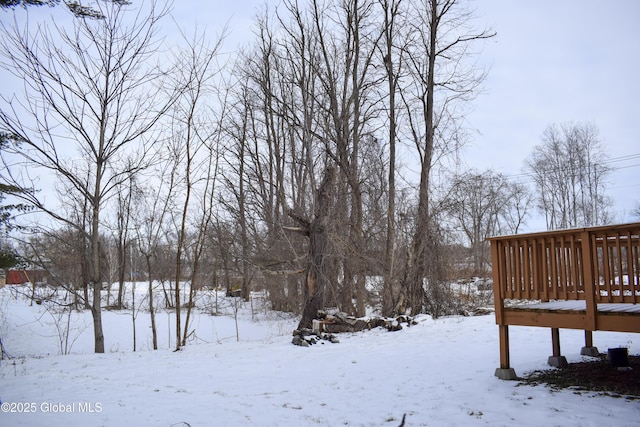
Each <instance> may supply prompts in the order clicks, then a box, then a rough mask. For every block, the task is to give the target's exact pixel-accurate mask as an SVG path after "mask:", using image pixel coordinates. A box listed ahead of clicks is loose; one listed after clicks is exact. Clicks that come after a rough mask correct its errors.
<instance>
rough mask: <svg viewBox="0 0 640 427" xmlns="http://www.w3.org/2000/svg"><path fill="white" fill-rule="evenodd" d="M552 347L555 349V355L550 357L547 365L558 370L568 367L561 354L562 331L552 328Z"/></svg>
mask: <svg viewBox="0 0 640 427" xmlns="http://www.w3.org/2000/svg"><path fill="white" fill-rule="evenodd" d="M551 346H552V348H553V355H551V356H549V359H548V360H547V364H549V365H551V366H555V367H556V368H564V367H566V366H567V365H568V363H567V359H566V358H565V357H564V356H562V353H561V352H560V329H558V328H551Z"/></svg>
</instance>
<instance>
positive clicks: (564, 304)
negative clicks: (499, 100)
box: [506, 300, 640, 314]
mask: <svg viewBox="0 0 640 427" xmlns="http://www.w3.org/2000/svg"><path fill="white" fill-rule="evenodd" d="M506 308H509V309H512V308H517V309H524V310H549V311H585V310H586V309H587V303H586V301H584V300H572V301H549V302H541V303H536V304H526V305H515V306H508V307H506ZM598 311H599V312H603V313H638V314H640V304H618V303H615V304H613V303H611V304H610V303H599V304H598Z"/></svg>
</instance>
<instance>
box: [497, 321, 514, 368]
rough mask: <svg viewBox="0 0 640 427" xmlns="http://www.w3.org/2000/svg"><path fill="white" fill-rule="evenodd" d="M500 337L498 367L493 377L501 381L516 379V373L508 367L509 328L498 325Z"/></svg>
mask: <svg viewBox="0 0 640 427" xmlns="http://www.w3.org/2000/svg"><path fill="white" fill-rule="evenodd" d="M498 333H499V335H500V367H499V368H498V369H496V372H495V376H496V377H498V378H500V379H501V380H515V379H518V376H517V375H516V371H515V370H514V369H513V368H511V367H509V363H510V362H509V326H508V325H498Z"/></svg>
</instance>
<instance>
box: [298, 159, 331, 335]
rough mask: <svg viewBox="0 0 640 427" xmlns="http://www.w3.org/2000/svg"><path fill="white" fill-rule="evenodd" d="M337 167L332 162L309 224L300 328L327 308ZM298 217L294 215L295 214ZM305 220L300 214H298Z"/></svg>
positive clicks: (304, 326) (308, 325) (310, 323)
mask: <svg viewBox="0 0 640 427" xmlns="http://www.w3.org/2000/svg"><path fill="white" fill-rule="evenodd" d="M335 175H336V171H335V168H334V167H332V166H330V167H327V169H326V170H325V175H324V178H323V180H322V183H321V184H320V189H319V190H318V196H317V201H316V213H315V217H314V218H313V220H312V221H311V222H309V223H307V224H306V226H307V231H308V236H309V260H308V265H307V269H306V273H305V281H304V309H303V310H302V318H301V319H300V323H299V324H298V329H301V328H311V326H312V321H313V319H315V318H316V317H317V315H318V310H321V309H323V308H324V296H325V295H324V293H325V289H326V285H327V276H326V274H325V271H326V269H327V266H326V265H325V259H326V256H327V241H328V237H327V218H328V216H329V212H330V211H331V205H332V200H333V193H334V185H335ZM294 217H295V215H294ZM296 219H297V220H298V221H299V222H303V221H301V220H300V218H296Z"/></svg>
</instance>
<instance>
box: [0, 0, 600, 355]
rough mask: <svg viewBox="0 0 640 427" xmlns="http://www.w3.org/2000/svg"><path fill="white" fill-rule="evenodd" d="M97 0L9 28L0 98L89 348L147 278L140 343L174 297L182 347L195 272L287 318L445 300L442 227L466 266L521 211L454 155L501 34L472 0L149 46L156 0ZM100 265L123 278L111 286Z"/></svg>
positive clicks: (296, 9) (338, 10) (20, 172)
mask: <svg viewBox="0 0 640 427" xmlns="http://www.w3.org/2000/svg"><path fill="white" fill-rule="evenodd" d="M96 5H97V6H96V10H97V12H99V14H100V15H101V18H100V19H89V18H86V17H75V18H74V19H73V21H72V25H71V27H69V28H67V27H66V26H62V25H56V24H55V23H47V24H39V25H38V26H29V25H25V26H20V25H19V24H17V23H16V24H15V25H3V27H2V33H3V38H2V42H1V43H0V56H1V58H2V65H3V67H4V68H5V69H6V70H8V71H10V72H11V73H13V74H14V75H15V76H17V77H20V78H22V79H24V82H25V85H24V90H23V91H22V92H16V93H15V94H14V95H8V94H7V95H3V96H2V104H1V106H0V127H1V129H0V130H1V131H2V132H3V135H7V136H8V140H9V141H11V142H12V145H11V149H7V148H5V149H4V150H3V152H2V154H3V160H4V162H5V166H7V167H6V168H5V171H4V172H3V176H2V178H3V179H4V180H6V181H7V182H12V183H17V184H19V185H20V188H27V189H31V190H36V189H37V185H38V183H37V182H35V181H29V177H30V176H35V174H36V173H40V172H44V171H48V172H49V173H51V174H52V175H51V176H53V177H54V178H55V182H56V185H57V187H56V190H57V196H58V200H59V205H57V206H56V207H55V208H53V207H52V205H51V204H50V203H48V202H47V201H46V200H43V199H40V198H38V197H37V195H38V193H37V191H29V192H26V193H25V197H27V198H28V202H29V203H31V204H32V205H34V206H36V207H37V208H38V209H39V210H40V211H43V212H46V213H48V214H49V216H50V217H51V218H53V219H54V220H56V221H57V222H56V223H55V225H53V226H52V227H49V228H41V229H40V230H39V234H38V235H36V236H33V237H32V238H31V239H30V240H29V242H28V247H27V248H28V249H29V250H28V251H26V249H25V252H28V253H29V254H31V255H30V259H31V261H32V262H34V263H38V264H39V265H41V266H44V267H46V268H47V269H49V270H50V272H51V273H52V275H53V277H55V278H56V280H57V281H58V283H60V284H62V285H65V286H68V287H69V288H71V289H74V290H76V291H77V292H76V296H77V301H78V304H81V303H84V304H86V305H87V306H88V307H90V309H91V310H92V313H93V314H94V329H95V337H96V351H97V352H99V351H104V339H103V336H102V332H101V317H100V312H101V306H102V305H105V304H108V305H113V306H115V307H118V308H122V306H123V296H122V292H123V291H122V290H123V289H124V284H125V282H128V281H134V280H138V281H140V280H141V279H140V278H141V277H144V278H145V279H146V280H147V281H148V283H147V286H148V295H149V298H150V300H149V308H150V310H149V311H150V313H149V315H150V316H151V324H152V329H154V347H157V340H156V337H155V328H154V325H155V317H154V312H155V310H157V309H159V308H166V309H171V310H175V317H176V327H175V344H176V348H180V347H181V346H183V345H185V344H186V341H187V338H188V337H189V336H190V333H191V326H190V319H191V311H190V310H191V309H192V308H193V307H194V305H195V299H196V298H197V297H198V292H199V291H200V290H201V289H204V288H223V289H226V291H227V293H228V295H229V296H236V297H238V298H244V299H249V298H251V292H252V291H253V290H261V291H265V292H266V294H267V295H268V298H269V301H270V303H271V307H272V308H274V309H276V310H284V311H293V312H296V313H298V314H301V315H302V317H301V321H300V326H301V327H307V326H310V325H311V321H312V319H313V318H314V317H315V316H316V314H317V310H318V309H321V308H324V307H337V308H339V309H340V310H342V311H345V312H347V313H350V314H354V315H365V314H366V308H367V307H368V306H377V307H379V308H380V309H381V311H382V313H383V314H384V315H392V314H396V313H405V312H407V311H410V312H411V313H414V314H415V313H418V312H425V311H426V312H429V313H431V314H433V315H440V314H443V313H445V312H446V311H447V310H448V308H447V307H449V305H447V302H446V298H449V297H450V294H448V291H447V288H446V287H444V284H445V283H446V282H447V281H448V280H449V279H450V278H451V271H452V269H453V263H452V259H453V257H454V256H455V255H454V254H453V250H452V249H451V248H452V247H454V246H455V243H459V240H460V239H458V238H457V235H456V232H455V231H453V230H463V233H464V236H465V238H466V240H468V242H469V243H470V246H471V247H472V250H471V252H472V254H473V266H474V270H475V272H480V271H481V270H482V269H483V267H484V265H485V264H486V262H487V254H486V248H485V246H484V239H485V238H486V237H487V236H489V235H491V234H494V233H497V232H499V231H502V230H505V229H509V230H510V231H514V232H517V231H518V228H519V227H520V226H521V224H522V223H523V221H524V220H525V218H526V215H527V212H528V207H529V205H530V198H529V196H528V193H527V192H526V191H525V190H524V189H523V187H522V186H518V185H512V184H508V183H507V182H506V179H505V178H504V177H503V176H501V175H499V174H494V173H492V172H486V173H484V172H476V171H471V172H469V173H465V174H461V175H459V176H456V177H454V178H452V177H451V173H450V172H449V170H450V169H451V165H452V164H454V163H455V160H456V158H457V157H456V155H457V153H458V150H459V148H460V147H461V146H462V145H463V144H464V143H465V141H466V138H467V136H466V132H465V129H464V126H463V120H462V119H463V118H464V114H465V111H466V105H468V103H469V102H470V101H472V100H473V98H474V96H475V94H476V93H477V88H478V86H479V85H480V84H481V82H482V80H483V78H484V71H483V70H482V69H479V68H478V67H476V65H475V62H474V55H475V54H476V53H477V49H479V47H480V46H481V42H482V41H483V40H485V39H487V38H490V37H493V36H494V33H493V32H492V31H490V30H486V29H479V30H478V29H475V28H474V27H473V25H472V23H473V20H472V18H473V17H472V14H471V12H470V11H469V10H468V8H467V4H466V2H464V1H461V0H420V1H408V0H342V1H329V0H325V1H323V0H305V1H295V0H285V1H282V2H280V3H279V4H278V6H277V7H269V6H268V5H267V6H266V7H265V9H264V10H263V11H262V12H261V13H260V14H259V15H258V16H257V18H256V20H255V38H254V40H253V42H252V43H251V44H249V45H248V46H246V47H245V48H243V50H242V51H240V52H239V53H238V54H237V55H236V56H234V57H232V58H227V57H225V56H224V55H223V54H222V53H221V49H220V47H221V43H222V41H223V40H224V34H225V31H224V30H223V31H222V32H221V35H220V36H217V37H216V38H214V39H215V41H214V42H211V41H210V40H209V39H208V37H207V36H206V34H204V33H199V32H197V31H196V32H195V33H194V34H193V35H185V34H183V37H182V40H183V41H182V43H181V44H180V46H181V47H179V48H178V47H167V46H166V45H163V44H161V43H160V42H159V39H158V38H157V37H156V31H157V29H158V23H159V22H160V20H161V19H163V18H164V17H165V16H166V15H167V13H168V10H167V8H166V7H165V6H162V5H160V4H157V3H156V2H151V3H149V4H147V5H146V6H144V7H143V8H141V9H137V8H136V6H135V5H131V4H128V2H115V1H101V2H97V3H96ZM16 22H17V21H16ZM576 155H577V154H576ZM587 160H588V159H587ZM592 160H593V159H592ZM592 160H588V161H587V163H588V164H591V163H593V161H592ZM576 161H581V160H579V159H578V158H576ZM589 162H591V163H589ZM600 172H601V171H599V172H598V173H600ZM30 174H32V175H30ZM585 179H599V178H598V177H597V176H596V175H593V176H592V175H589V176H588V177H585ZM27 184H30V185H27ZM581 197H582V198H583V199H582V200H583V201H584V200H586V199H587V198H588V197H590V195H589V194H584V193H582V194H581ZM596 199H597V198H596ZM554 215H556V214H554ZM576 215H577V214H576ZM580 215H582V214H580ZM585 215H586V213H585ZM574 217H575V215H574ZM372 278H376V279H377V280H373V279H372ZM103 283H109V284H111V283H117V284H118V286H117V288H118V289H119V291H118V293H117V294H115V295H113V296H112V295H111V293H110V291H109V292H108V293H107V295H106V298H107V301H106V302H105V301H103V300H101V294H104V292H101V289H102V287H103ZM109 289H111V288H110V287H109ZM103 298H104V295H103ZM156 304H159V305H160V306H163V307H158V306H157V305H156ZM134 321H135V316H134Z"/></svg>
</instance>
